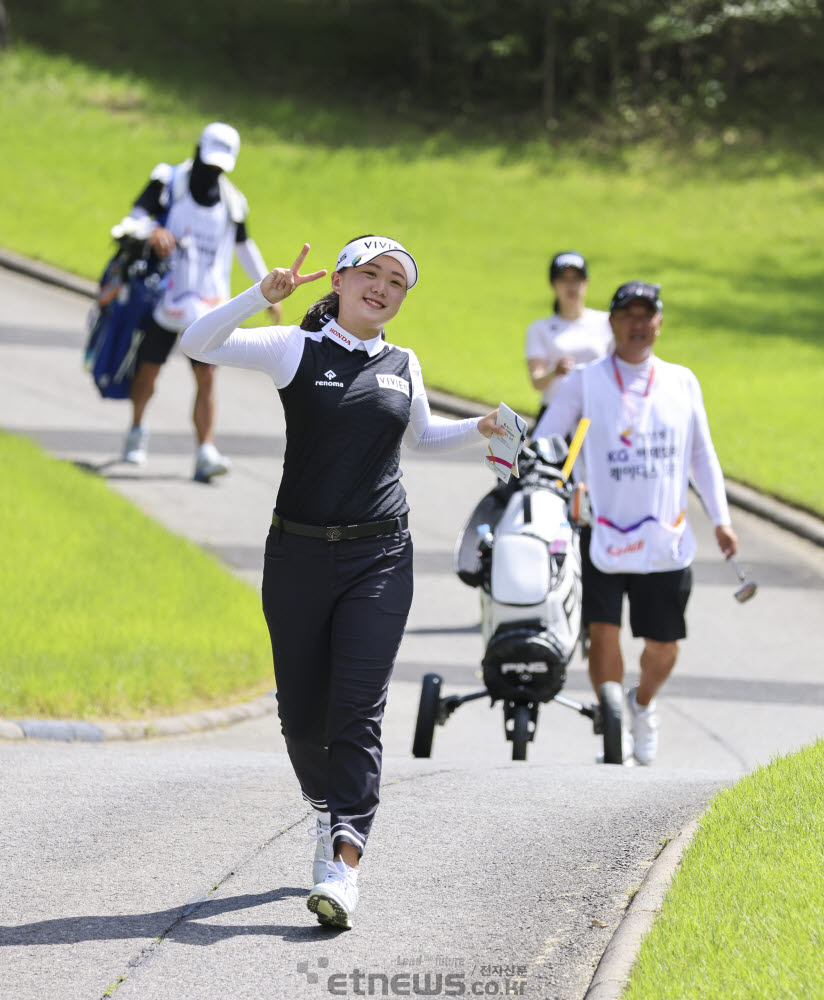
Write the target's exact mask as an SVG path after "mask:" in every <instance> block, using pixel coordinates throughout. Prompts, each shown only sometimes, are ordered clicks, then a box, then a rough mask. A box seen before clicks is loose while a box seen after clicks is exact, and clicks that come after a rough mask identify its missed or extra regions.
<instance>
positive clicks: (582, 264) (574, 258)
mask: <svg viewBox="0 0 824 1000" xmlns="http://www.w3.org/2000/svg"><path fill="white" fill-rule="evenodd" d="M568 267H574V268H575V270H576V271H580V272H581V274H583V276H584V277H585V278H586V276H587V262H586V261H585V260H584V258H583V257H582V256H581V254H579V253H578V251H577V250H564V251H563V253H556V254H555V256H554V257H553V258H552V263H551V264H550V265H549V280H550V281H554V280H555V279H556V278H557V277H558V275H559V274H560V273H561V271H565V270H566V269H567V268H568Z"/></svg>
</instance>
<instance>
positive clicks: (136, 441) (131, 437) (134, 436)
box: [123, 425, 149, 465]
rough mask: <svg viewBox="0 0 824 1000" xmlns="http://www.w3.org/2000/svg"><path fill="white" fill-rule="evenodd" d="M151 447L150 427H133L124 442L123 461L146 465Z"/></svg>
mask: <svg viewBox="0 0 824 1000" xmlns="http://www.w3.org/2000/svg"><path fill="white" fill-rule="evenodd" d="M148 447H149V429H148V427H143V426H142V425H139V426H137V427H132V429H131V430H130V431H129V433H128V434H127V435H126V440H125V441H124V442H123V461H124V462H128V463H129V464H130V465H145V464H146V451H147V450H148Z"/></svg>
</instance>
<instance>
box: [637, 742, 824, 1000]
mask: <svg viewBox="0 0 824 1000" xmlns="http://www.w3.org/2000/svg"><path fill="white" fill-rule="evenodd" d="M823 798H824V740H819V741H818V742H816V743H815V744H813V745H812V746H809V747H806V748H804V749H802V750H801V751H799V752H798V753H795V754H792V755H790V756H786V757H781V758H777V759H775V760H773V761H772V763H771V764H770V765H769V766H767V767H762V768H758V769H757V770H755V771H754V772H752V773H751V774H749V775H747V776H746V777H745V778H743V779H741V780H740V781H738V782H737V783H736V784H735V785H733V786H732V787H731V788H729V789H725V790H724V791H722V792H719V793H718V794H717V795H716V796H715V798H714V799H713V800H712V802H711V803H710V806H709V809H708V810H707V812H706V813H705V814H704V816H703V817H702V819H701V823H700V827H699V830H698V833H697V834H696V836H695V839H694V840H693V842H692V844H691V845H690V846H689V848H688V849H687V851H686V852H685V854H684V857H683V859H682V863H681V867H680V869H679V871H678V872H677V874H676V876H675V878H674V880H673V884H672V887H671V888H670V891H669V893H668V894H667V897H666V900H665V904H664V908H663V912H662V914H661V915H660V916H659V918H658V919H657V920H656V923H655V924H654V926H653V928H652V930H651V931H650V933H649V934H648V935H647V937H646V938H645V939H644V942H643V944H642V946H641V953H640V956H639V958H638V961H637V964H636V966H635V968H634V970H633V974H632V978H631V981H630V986H629V988H628V990H627V991H626V992H625V994H624V1000H699V998H706V1000H753V998H756V997H757V998H762V997H764V998H769V1000H811V998H812V997H821V996H824V961H822V949H824V813H822V810H821V802H822V799H823Z"/></svg>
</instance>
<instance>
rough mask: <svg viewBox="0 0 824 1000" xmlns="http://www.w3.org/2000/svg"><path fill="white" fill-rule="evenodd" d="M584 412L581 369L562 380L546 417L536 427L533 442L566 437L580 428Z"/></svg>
mask: <svg viewBox="0 0 824 1000" xmlns="http://www.w3.org/2000/svg"><path fill="white" fill-rule="evenodd" d="M583 411H584V385H583V376H582V374H581V369H580V368H573V370H572V371H571V372H570V373H569V375H566V376H565V377H564V378H563V379H561V381H560V383H559V385H558V392H557V394H556V395H555V398H554V399H553V400H552V402H551V403H550V404H549V406H548V407H547V409H546V410H545V411H544V415H543V416H542V417H541V419H540V420H539V421H538V423H537V424H536V425H535V427H534V429H533V431H532V434H531V435H530V436H531V437H532V440H533V441H534V440H535V438H540V437H543V438H548V437H551V436H552V435H553V434H560V435H561V437H566V436H567V435H568V434H571V433H572V432H573V431H574V430H575V428H576V427H577V426H578V421H579V420H580V419H581V416H582V415H583Z"/></svg>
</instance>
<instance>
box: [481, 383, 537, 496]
mask: <svg viewBox="0 0 824 1000" xmlns="http://www.w3.org/2000/svg"><path fill="white" fill-rule="evenodd" d="M497 424H498V427H503V429H504V432H505V433H504V434H493V435H492V437H491V438H490V439H489V442H488V446H489V447H488V450H487V454H486V458H485V462H486V465H487V468H490V469H492V471H493V472H494V473H495V475H496V476H497V477H498V478H499V479H501V480H502V481H503V482H505V483H508V482H509V477H510V476H515V477H516V478H517V476H518V452H519V451H520V450H521V445H522V444H523V441H524V438H525V437H526V430H527V423H526V420H524V418H523V417H519V416H518V414H517V413H516V412H515V411H514V410H511V409H510V408H509V407H508V406H507V405H506V403H501V405H500V406H499V407H498V421H497Z"/></svg>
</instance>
